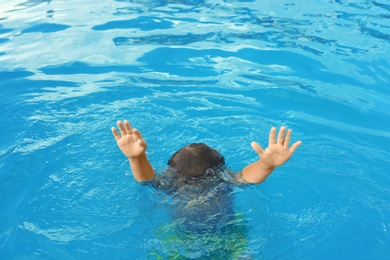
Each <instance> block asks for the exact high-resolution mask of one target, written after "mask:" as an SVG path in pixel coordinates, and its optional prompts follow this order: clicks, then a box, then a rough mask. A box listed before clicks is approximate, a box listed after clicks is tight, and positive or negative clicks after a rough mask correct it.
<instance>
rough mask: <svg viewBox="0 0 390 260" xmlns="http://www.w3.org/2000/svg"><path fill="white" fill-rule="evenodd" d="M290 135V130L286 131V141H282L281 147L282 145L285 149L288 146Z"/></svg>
mask: <svg viewBox="0 0 390 260" xmlns="http://www.w3.org/2000/svg"><path fill="white" fill-rule="evenodd" d="M291 133H292V130H291V129H288V130H287V134H286V139H284V143H283V145H284V146H285V147H288V144H289V143H290V139H291Z"/></svg>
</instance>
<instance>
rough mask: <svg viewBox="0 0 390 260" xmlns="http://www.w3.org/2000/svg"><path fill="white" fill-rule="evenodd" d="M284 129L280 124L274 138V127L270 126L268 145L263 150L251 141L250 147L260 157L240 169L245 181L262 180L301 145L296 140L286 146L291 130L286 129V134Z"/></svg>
mask: <svg viewBox="0 0 390 260" xmlns="http://www.w3.org/2000/svg"><path fill="white" fill-rule="evenodd" d="M285 131H286V128H285V127H284V126H282V127H281V128H280V130H279V134H278V138H277V139H276V128H275V127H272V128H271V131H270V133H269V143H268V147H267V148H266V149H265V150H263V149H262V148H261V146H260V145H259V144H258V143H256V142H252V143H251V146H252V148H253V149H254V150H255V151H256V152H257V154H258V155H259V157H260V158H261V159H260V160H258V161H256V162H254V163H252V164H250V165H248V166H246V167H245V168H244V169H243V170H242V172H241V175H242V178H243V179H244V180H245V181H246V182H248V183H255V184H257V183H261V182H263V181H264V180H265V179H266V178H267V177H268V176H269V175H270V174H271V173H272V171H273V170H274V169H275V168H276V167H278V166H281V165H282V164H284V163H285V162H286V161H287V160H288V159H290V157H291V156H292V155H293V153H294V151H295V150H296V149H297V148H298V147H299V146H300V145H301V143H302V142H301V141H298V142H296V143H294V144H293V145H292V146H291V147H288V145H289V142H290V139H291V130H288V131H287V134H286V135H285Z"/></svg>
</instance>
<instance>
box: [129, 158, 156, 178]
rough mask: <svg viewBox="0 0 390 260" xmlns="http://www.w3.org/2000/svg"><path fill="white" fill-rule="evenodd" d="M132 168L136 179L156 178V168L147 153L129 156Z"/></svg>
mask: <svg viewBox="0 0 390 260" xmlns="http://www.w3.org/2000/svg"><path fill="white" fill-rule="evenodd" d="M129 163H130V168H131V171H132V172H133V176H134V179H136V180H137V181H139V182H143V181H150V180H152V179H153V178H154V170H153V167H152V165H151V164H150V162H149V160H148V158H147V157H146V154H145V153H144V154H142V155H140V156H138V157H131V158H129Z"/></svg>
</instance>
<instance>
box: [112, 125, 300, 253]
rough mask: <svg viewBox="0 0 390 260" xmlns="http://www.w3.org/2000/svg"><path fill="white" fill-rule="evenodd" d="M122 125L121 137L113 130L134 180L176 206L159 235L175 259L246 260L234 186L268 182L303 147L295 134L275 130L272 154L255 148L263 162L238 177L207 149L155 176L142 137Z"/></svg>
mask: <svg viewBox="0 0 390 260" xmlns="http://www.w3.org/2000/svg"><path fill="white" fill-rule="evenodd" d="M117 124H118V127H119V130H120V133H118V132H117V130H116V129H115V128H114V127H113V128H112V129H111V130H112V133H113V135H114V137H115V139H116V142H117V144H118V146H119V148H120V150H121V151H122V152H123V154H124V155H125V156H126V157H127V158H128V159H129V163H130V167H131V171H132V173H133V176H134V178H135V179H136V180H137V181H139V182H147V183H149V184H151V185H152V186H153V187H154V188H156V189H158V190H163V191H164V192H165V193H167V194H169V195H170V196H171V197H172V198H173V201H174V203H175V204H174V206H175V210H174V212H173V214H174V218H173V219H174V221H173V222H171V223H169V224H168V225H167V226H164V227H162V228H160V229H159V230H160V231H159V232H160V234H158V237H159V238H160V240H162V241H163V246H162V248H164V250H163V251H164V252H168V255H169V257H177V256H178V255H183V254H184V255H185V258H187V257H189V256H191V257H192V256H194V255H196V256H198V254H199V251H201V253H202V254H203V255H202V256H203V257H216V256H218V257H219V258H220V259H238V258H240V259H241V258H242V256H244V255H246V254H247V250H248V248H247V241H246V235H245V234H246V232H245V229H246V228H245V226H243V223H245V219H244V218H243V217H242V215H240V214H238V213H235V212H234V210H233V196H234V193H233V192H232V191H233V188H234V187H233V186H235V185H239V186H242V185H245V184H250V183H253V184H257V183H261V182H263V181H264V180H265V179H266V178H267V177H268V176H269V175H270V174H271V173H272V171H273V170H274V169H275V168H276V167H277V166H280V165H282V164H284V163H285V162H286V161H287V160H288V159H289V158H290V157H291V156H292V154H293V153H294V151H295V150H296V149H297V148H298V146H299V145H300V144H301V141H298V142H296V143H294V144H293V145H292V146H291V147H289V142H290V138H291V130H288V131H287V134H286V128H285V127H281V128H280V131H279V134H278V136H277V137H276V128H274V127H273V128H272V129H271V131H270V135H269V144H268V147H267V148H266V149H264V150H263V149H262V148H261V147H260V145H259V144H258V143H256V142H252V143H251V146H252V148H253V149H254V150H255V151H256V152H257V154H258V155H259V157H260V158H261V159H260V160H258V161H256V162H254V163H252V164H250V165H248V166H246V167H245V168H244V169H243V170H242V171H241V172H240V173H238V174H233V173H231V172H230V171H229V170H227V168H226V166H225V160H224V158H223V156H222V155H221V154H220V153H219V152H218V151H216V150H214V149H212V148H210V147H209V146H207V145H206V144H203V143H193V144H190V145H187V146H184V147H182V148H181V149H179V150H178V151H177V152H175V153H174V154H173V155H172V157H171V158H170V159H169V161H168V168H167V170H165V171H164V173H163V174H159V175H155V172H154V170H153V167H152V166H151V164H150V162H149V160H148V158H147V157H146V153H145V152H146V149H147V145H146V142H145V140H144V139H143V138H142V135H141V133H140V132H139V131H138V130H137V129H135V128H132V127H131V126H130V123H129V122H128V121H127V120H125V121H124V122H123V123H122V122H121V121H118V122H117ZM183 252H184V253H183ZM154 254H156V255H158V254H159V253H158V252H155V253H154Z"/></svg>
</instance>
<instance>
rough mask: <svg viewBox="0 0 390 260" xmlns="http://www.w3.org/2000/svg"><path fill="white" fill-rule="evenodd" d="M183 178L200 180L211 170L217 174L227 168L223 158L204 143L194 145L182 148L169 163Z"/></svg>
mask: <svg viewBox="0 0 390 260" xmlns="http://www.w3.org/2000/svg"><path fill="white" fill-rule="evenodd" d="M168 166H170V167H172V168H174V169H175V170H176V171H177V172H178V173H179V174H180V175H181V176H183V177H189V178H199V177H202V176H205V175H207V174H208V173H209V172H210V169H211V170H212V171H214V173H217V172H218V171H219V170H220V168H221V167H224V166H225V159H224V158H223V156H222V155H221V154H220V153H219V152H218V151H216V150H214V149H213V148H210V147H209V146H207V145H206V144H203V143H193V144H189V145H187V146H184V147H182V148H181V149H180V150H178V151H177V152H176V153H174V154H173V155H172V157H171V158H170V159H169V161H168Z"/></svg>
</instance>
